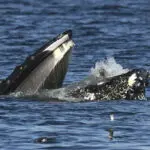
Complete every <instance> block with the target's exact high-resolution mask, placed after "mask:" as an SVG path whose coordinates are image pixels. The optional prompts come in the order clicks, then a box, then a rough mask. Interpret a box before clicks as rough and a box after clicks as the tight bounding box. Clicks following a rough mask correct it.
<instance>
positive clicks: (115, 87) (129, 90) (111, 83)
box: [69, 69, 149, 100]
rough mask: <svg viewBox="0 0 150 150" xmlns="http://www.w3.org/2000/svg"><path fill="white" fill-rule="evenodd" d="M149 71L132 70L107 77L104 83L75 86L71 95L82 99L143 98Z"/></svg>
mask: <svg viewBox="0 0 150 150" xmlns="http://www.w3.org/2000/svg"><path fill="white" fill-rule="evenodd" d="M148 75H149V73H148V72H147V71H146V70H143V69H141V70H140V69H135V70H131V71H129V72H127V73H125V74H122V75H119V76H115V77H112V78H110V79H107V81H105V82H104V83H102V82H101V83H102V84H99V83H97V84H95V85H88V86H86V87H82V88H79V87H78V88H75V89H74V90H72V91H71V92H70V93H69V95H70V96H72V97H74V98H78V99H82V100H119V99H128V100H138V99H140V100H143V99H146V97H145V88H146V86H147V84H148Z"/></svg>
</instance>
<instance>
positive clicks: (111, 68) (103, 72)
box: [91, 57, 129, 79]
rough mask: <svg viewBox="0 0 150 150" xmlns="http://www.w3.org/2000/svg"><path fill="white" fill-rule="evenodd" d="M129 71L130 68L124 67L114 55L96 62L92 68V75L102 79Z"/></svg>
mask: <svg viewBox="0 0 150 150" xmlns="http://www.w3.org/2000/svg"><path fill="white" fill-rule="evenodd" d="M128 71H129V70H128V69H124V68H123V67H122V66H121V65H120V64H118V63H117V62H116V61H115V59H114V58H113V57H110V58H107V59H106V60H104V61H100V62H96V64H95V67H94V68H91V73H92V75H94V76H96V77H99V78H102V79H103V78H109V77H113V76H117V75H120V74H124V73H127V72H128Z"/></svg>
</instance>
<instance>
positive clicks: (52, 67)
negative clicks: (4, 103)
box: [0, 30, 74, 94]
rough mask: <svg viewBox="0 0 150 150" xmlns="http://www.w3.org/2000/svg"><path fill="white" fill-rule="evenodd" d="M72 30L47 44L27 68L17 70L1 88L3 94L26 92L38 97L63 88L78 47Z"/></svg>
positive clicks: (39, 50)
mask: <svg viewBox="0 0 150 150" xmlns="http://www.w3.org/2000/svg"><path fill="white" fill-rule="evenodd" d="M71 38H72V32H71V30H68V31H66V32H64V33H62V34H60V35H58V36H57V37H56V38H54V39H53V40H50V41H49V42H47V43H46V44H45V45H44V46H42V47H41V48H40V49H38V50H37V51H36V52H35V53H34V54H33V55H30V56H29V57H27V59H26V60H25V61H24V63H23V64H21V65H20V66H17V67H16V68H15V70H14V71H13V72H12V74H11V75H10V76H8V77H7V78H6V79H5V80H3V81H2V82H1V84H0V94H8V93H11V92H18V91H20V92H23V93H25V94H34V93H36V92H37V91H38V90H39V89H42V88H47V89H55V88H59V87H61V85H62V82H63V80H64V77H65V74H66V72H67V68H68V59H69V56H70V52H71V48H72V47H73V46H74V43H73V41H72V40H71Z"/></svg>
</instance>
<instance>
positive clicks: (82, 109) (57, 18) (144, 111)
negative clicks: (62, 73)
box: [0, 0, 150, 150]
mask: <svg viewBox="0 0 150 150" xmlns="http://www.w3.org/2000/svg"><path fill="white" fill-rule="evenodd" d="M149 6H150V1H149V0H136V1H133V0H109V1H105V0H86V1H85V0H75V1H71V0H63V1H60V0H57V1H56V0H50V1H48V0H38V1H35V0H1V1H0V78H5V77H7V76H8V75H9V74H10V73H11V72H12V70H13V68H14V67H15V66H16V65H19V64H20V63H22V62H23V60H24V59H25V58H26V57H27V56H28V55H29V54H31V53H33V51H34V50H36V49H37V48H39V47H40V46H41V45H42V44H43V43H44V42H45V41H47V40H48V39H51V38H53V37H55V36H56V35H58V34H59V33H61V32H63V31H65V30H68V29H72V30H73V40H74V42H75V43H76V46H75V48H74V50H73V54H72V60H71V61H70V65H69V71H68V73H67V76H66V79H65V82H64V84H70V83H72V82H75V81H79V80H82V79H83V78H84V77H85V76H87V75H88V74H89V72H90V68H91V67H93V66H94V64H95V62H97V61H99V60H102V59H104V58H105V57H110V56H111V57H114V58H115V59H116V61H117V62H118V63H120V64H121V65H122V66H124V67H126V68H135V67H137V68H145V69H147V70H150V62H149V59H150V17H149V16H150V7H149ZM146 95H147V97H148V100H145V101H144V100H143V101H127V100H124V101H123V100H118V101H97V102H82V103H71V102H70V103H69V102H54V101H42V100H35V99H34V100H33V99H26V98H20V99H17V98H11V97H0V149H4V150H12V149H15V150H30V149H32V150H33V149H53V150H58V149H65V150H70V149H71V150H79V149H82V150H95V149H97V150H99V149H105V150H106V149H110V150H127V149H130V150H149V149H150V142H149V139H150V101H149V100H150V98H149V97H150V88H147V90H146ZM111 114H113V115H114V120H111V119H110V115H111Z"/></svg>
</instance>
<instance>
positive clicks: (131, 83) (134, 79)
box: [128, 73, 137, 87]
mask: <svg viewBox="0 0 150 150" xmlns="http://www.w3.org/2000/svg"><path fill="white" fill-rule="evenodd" d="M136 79H137V75H136V73H134V74H132V75H131V76H130V77H129V79H128V85H129V86H130V87H131V86H133V85H134V83H135V82H136Z"/></svg>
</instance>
